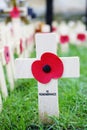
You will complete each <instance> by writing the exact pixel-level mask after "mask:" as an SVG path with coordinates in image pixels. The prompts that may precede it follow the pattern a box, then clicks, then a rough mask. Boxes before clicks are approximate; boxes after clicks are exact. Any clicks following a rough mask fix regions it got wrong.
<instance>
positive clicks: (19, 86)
mask: <svg viewBox="0 0 87 130" xmlns="http://www.w3.org/2000/svg"><path fill="white" fill-rule="evenodd" d="M86 52H87V48H85V47H76V46H74V45H71V46H70V51H69V52H68V53H66V54H61V52H58V54H59V56H77V55H78V56H79V57H80V68H81V69H80V73H81V75H80V78H77V79H75V78H73V79H71V78H68V79H59V86H58V93H59V108H60V117H59V119H58V118H57V117H51V118H52V120H53V124H51V125H44V124H42V123H41V122H40V120H39V117H38V94H37V82H36V81H35V80H34V79H29V80H28V79H26V80H23V79H22V80H18V81H17V82H16V85H15V86H16V87H15V90H14V91H13V92H12V93H10V95H9V97H8V98H7V100H6V101H5V102H4V103H3V111H2V113H1V114H0V130H87V85H86V84H87V53H86ZM34 56H35V52H34V53H33V55H32V57H34Z"/></svg>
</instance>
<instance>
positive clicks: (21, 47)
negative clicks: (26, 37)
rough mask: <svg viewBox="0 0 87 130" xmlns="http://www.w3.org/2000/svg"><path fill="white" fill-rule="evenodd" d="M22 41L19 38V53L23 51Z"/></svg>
mask: <svg viewBox="0 0 87 130" xmlns="http://www.w3.org/2000/svg"><path fill="white" fill-rule="evenodd" d="M23 50H24V49H23V41H22V39H20V53H22V52H23Z"/></svg>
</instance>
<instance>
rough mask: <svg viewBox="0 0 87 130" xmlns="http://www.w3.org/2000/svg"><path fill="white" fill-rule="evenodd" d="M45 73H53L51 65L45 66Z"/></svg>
mask: <svg viewBox="0 0 87 130" xmlns="http://www.w3.org/2000/svg"><path fill="white" fill-rule="evenodd" d="M43 71H44V72H45V73H49V72H50V71H51V67H50V66H49V65H45V66H43Z"/></svg>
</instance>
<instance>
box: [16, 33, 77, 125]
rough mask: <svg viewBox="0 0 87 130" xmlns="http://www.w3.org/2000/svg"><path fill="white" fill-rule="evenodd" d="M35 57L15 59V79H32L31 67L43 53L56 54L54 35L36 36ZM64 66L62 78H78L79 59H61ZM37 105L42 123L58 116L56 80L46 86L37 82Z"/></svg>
mask: <svg viewBox="0 0 87 130" xmlns="http://www.w3.org/2000/svg"><path fill="white" fill-rule="evenodd" d="M35 41H36V55H37V56H36V57H37V58H25V59H16V61H15V67H16V68H15V69H16V78H18V79H20V78H34V77H33V74H32V71H31V65H32V63H33V62H34V61H35V60H37V59H40V57H41V55H42V54H43V53H45V52H51V53H54V54H56V51H57V42H56V34H55V33H46V34H36V37H35ZM61 60H62V62H63V65H64V72H63V75H62V77H67V78H68V77H70V78H71V77H79V58H78V57H62V58H61ZM38 103H39V116H40V120H41V121H42V122H43V123H47V122H50V119H49V118H48V116H59V105H58V80H57V79H52V80H51V81H50V82H49V83H47V84H42V83H40V82H38Z"/></svg>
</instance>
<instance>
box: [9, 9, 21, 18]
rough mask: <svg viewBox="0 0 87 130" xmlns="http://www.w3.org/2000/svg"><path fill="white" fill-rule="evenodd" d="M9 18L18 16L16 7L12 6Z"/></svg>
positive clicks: (18, 12)
mask: <svg viewBox="0 0 87 130" xmlns="http://www.w3.org/2000/svg"><path fill="white" fill-rule="evenodd" d="M10 16H11V18H18V17H19V16H20V11H19V9H18V8H17V7H14V8H13V10H12V11H11V12H10Z"/></svg>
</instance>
